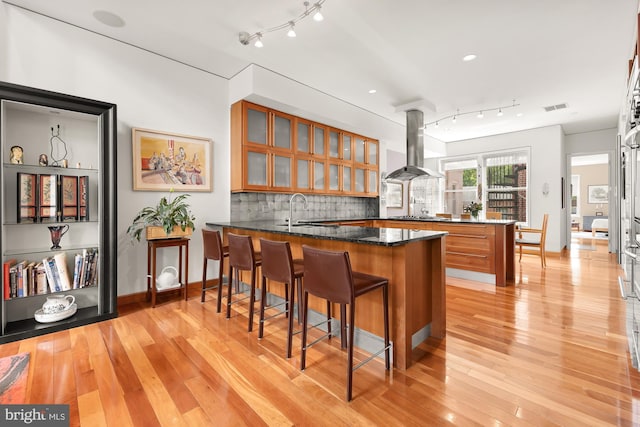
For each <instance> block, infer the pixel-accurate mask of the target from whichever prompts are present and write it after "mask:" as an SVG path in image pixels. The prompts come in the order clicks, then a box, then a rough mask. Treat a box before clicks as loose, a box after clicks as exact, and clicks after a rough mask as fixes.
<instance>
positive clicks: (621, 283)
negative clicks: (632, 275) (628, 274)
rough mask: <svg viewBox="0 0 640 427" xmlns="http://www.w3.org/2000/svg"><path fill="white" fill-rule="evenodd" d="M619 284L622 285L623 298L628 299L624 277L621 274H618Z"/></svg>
mask: <svg viewBox="0 0 640 427" xmlns="http://www.w3.org/2000/svg"><path fill="white" fill-rule="evenodd" d="M618 286H620V295H621V296H622V299H624V300H626V299H627V298H628V297H629V296H628V295H627V292H626V291H625V289H624V279H623V278H622V277H620V276H618Z"/></svg>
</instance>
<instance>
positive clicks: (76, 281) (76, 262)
mask: <svg viewBox="0 0 640 427" xmlns="http://www.w3.org/2000/svg"><path fill="white" fill-rule="evenodd" d="M83 260H84V257H83V256H82V254H76V255H75V256H74V257H73V285H72V287H73V289H78V288H79V287H80V275H81V271H82V262H83Z"/></svg>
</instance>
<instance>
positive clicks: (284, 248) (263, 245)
mask: <svg viewBox="0 0 640 427" xmlns="http://www.w3.org/2000/svg"><path fill="white" fill-rule="evenodd" d="M260 252H261V254H262V289H261V291H262V294H261V297H260V326H259V328H258V338H259V339H261V338H262V336H263V332H264V323H265V321H267V320H269V319H272V318H274V317H276V316H279V315H281V314H284V315H285V316H286V317H288V320H289V321H288V327H287V358H289V357H291V341H292V338H293V310H292V309H293V307H294V304H295V300H296V298H295V294H296V287H295V286H296V284H297V291H298V320H300V315H301V314H302V310H301V307H300V299H301V297H302V276H303V274H304V265H303V262H302V260H301V259H300V260H294V259H293V257H292V256H291V246H290V245H289V242H278V241H273V240H267V239H260ZM267 279H269V280H271V281H274V282H279V283H284V285H285V288H284V295H285V297H284V298H285V301H284V302H283V303H280V304H275V305H271V306H267ZM283 305H284V307H285V308H284V309H283V310H282V311H280V312H278V313H276V314H274V315H272V316H269V317H267V318H265V317H264V311H265V309H267V308H276V307H281V306H283Z"/></svg>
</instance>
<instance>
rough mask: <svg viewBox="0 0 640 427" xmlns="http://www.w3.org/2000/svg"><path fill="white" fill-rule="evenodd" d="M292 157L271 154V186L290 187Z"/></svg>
mask: <svg viewBox="0 0 640 427" xmlns="http://www.w3.org/2000/svg"><path fill="white" fill-rule="evenodd" d="M292 163H293V158H292V157H291V156H282V155H279V154H274V155H273V186H274V187H276V188H282V189H288V188H291V187H292V185H291V172H292Z"/></svg>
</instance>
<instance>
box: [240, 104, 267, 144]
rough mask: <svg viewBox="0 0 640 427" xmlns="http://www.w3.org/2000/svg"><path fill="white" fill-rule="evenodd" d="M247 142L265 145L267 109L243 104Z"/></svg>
mask: <svg viewBox="0 0 640 427" xmlns="http://www.w3.org/2000/svg"><path fill="white" fill-rule="evenodd" d="M245 115H246V119H245V126H246V134H247V142H249V143H252V144H260V145H267V109H266V108H262V107H259V106H257V105H256V106H254V105H246V104H245Z"/></svg>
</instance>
